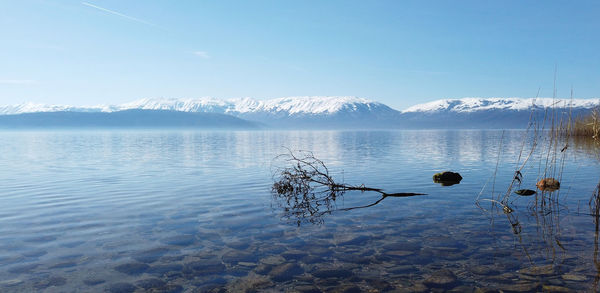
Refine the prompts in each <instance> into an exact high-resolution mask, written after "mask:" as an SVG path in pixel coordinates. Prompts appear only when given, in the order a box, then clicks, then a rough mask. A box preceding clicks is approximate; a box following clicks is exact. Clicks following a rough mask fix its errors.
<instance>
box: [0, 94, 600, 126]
mask: <svg viewBox="0 0 600 293" xmlns="http://www.w3.org/2000/svg"><path fill="white" fill-rule="evenodd" d="M599 104H600V99H551V98H536V99H532V98H530V99H521V98H463V99H444V100H437V101H433V102H429V103H424V104H419V105H415V106H412V107H409V108H407V109H405V110H404V111H397V110H394V109H392V108H390V107H388V106H386V105H384V104H382V103H379V102H375V101H372V100H367V99H363V98H357V97H288V98H279V99H271V100H258V99H252V98H240V99H229V100H219V99H213V98H198V99H162V98H161V99H141V100H137V101H133V102H130V103H125V104H120V105H98V106H89V107H75V106H66V105H41V104H32V103H27V104H21V105H12V106H0V117H2V115H4V116H8V115H9V114H11V115H12V116H20V115H24V113H58V114H57V115H51V116H49V115H42V116H39V115H37V116H31V115H25V116H23V117H25V118H26V119H33V118H32V117H37V118H36V119H42V118H39V117H54V118H53V119H58V118H56V117H58V116H61V115H62V116H65V117H71V118H69V119H75V118H77V117H82V116H81V115H72V114H67V113H87V115H88V116H90V115H92V114H95V113H96V114H97V113H120V112H127V113H129V114H127V113H126V114H127V115H124V116H118V117H120V118H119V119H122V120H123V121H126V120H127V119H138V120H139V119H142V118H139V117H145V116H144V115H152V117H158V114H156V113H155V112H152V111H163V112H170V113H172V114H169V115H174V116H173V117H171V116H169V119H171V120H172V121H178V122H177V123H179V124H185V123H186V122H185V121H188V120H186V119H191V120H189V125H198V123H197V121H194V120H193V119H200V118H201V119H204V120H206V119H208V116H205V117H204V116H190V115H187V116H186V115H183V114H181V115H179V114H177V113H200V114H201V113H205V114H215V115H216V114H218V115H222V116H214V117H213V118H214V119H221V118H222V119H229V118H227V117H230V118H237V119H241V120H244V121H246V122H249V123H254V125H260V126H262V127H265V128H296V129H305V128H326V129H340V128H344V129H364V128H525V127H527V124H528V122H529V119H530V117H534V118H536V119H537V118H538V117H541V118H543V117H544V115H547V112H548V111H547V110H549V109H552V110H553V112H552V113H553V114H552V115H556V117H558V115H561V116H562V117H565V115H567V114H568V115H573V116H577V115H584V114H585V113H587V112H589V111H590V109H592V108H594V107H598V105H599ZM128 111H136V112H128ZM145 111H146V112H145ZM60 113H64V114H60ZM531 113H533V114H534V115H533V116H532V115H530V114H531ZM133 114H135V117H137V118H134V117H133V116H132V115H133ZM128 115H129V116H128ZM96 116H97V117H104V116H98V115H96ZM96 116H94V117H96ZM175 116H178V117H175ZM184 116H185V117H184ZM73 117H75V118H73ZM90 117H92V116H90ZM107 117H109V116H107ZM110 117H117V116H114V115H111V116H110ZM128 117H129V118H128ZM219 117H221V118H219ZM25 118H24V119H25ZM213 118H211V119H213ZM10 119H13V118H10ZM15 119H16V118H15ZM19 119H21V118H19ZM44 119H45V118H44ZM86 119H87V118H86ZM90 119H91V118H90ZM102 119H104V118H102ZM106 119H109V118H106ZM111 119H112V118H111ZM144 119H146V118H144ZM174 119H176V120H174ZM5 120H6V119H5ZM541 120H542V119H539V121H541ZM40 121H41V120H40ZM94 121H95V120H94ZM103 123H107V122H103ZM123 123H125V122H123ZM127 123H129V122H127ZM173 123H175V122H173ZM173 123H172V124H173ZM177 123H175V124H177ZM240 123H241V122H240ZM42 124H43V123H42ZM73 124H74V125H76V122H73ZM125 124H126V123H125ZM179 124H178V125H179ZM173 125H174V124H173ZM215 125H216V124H215ZM239 125H241V124H239ZM0 126H1V125H0Z"/></svg>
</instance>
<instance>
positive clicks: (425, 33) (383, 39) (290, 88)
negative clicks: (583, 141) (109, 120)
mask: <svg viewBox="0 0 600 293" xmlns="http://www.w3.org/2000/svg"><path fill="white" fill-rule="evenodd" d="M599 12H600V2H598V1H400V0H397V1H396V0H394V1H279V0H277V1H149V0H139V1H122V0H114V1H113V0H88V1H83V2H82V1H70V0H61V1H59V0H20V1H8V0H3V1H0V36H2V41H1V46H0V104H14V103H21V102H26V101H32V102H40V103H53V104H74V105H91V104H116V103H124V102H128V101H132V100H135V99H140V98H147V97H166V98H196V97H206V96H211V97H216V98H232V97H255V98H261V99H262V98H276V97H285V96H303V95H348V96H360V97H365V98H369V99H374V100H377V101H380V102H383V103H386V104H388V105H390V106H392V107H394V108H396V109H403V108H406V107H408V106H410V105H413V104H417V103H422V102H427V101H432V100H435V99H440V98H460V97H532V96H535V95H536V93H537V91H538V88H541V94H540V96H545V97H549V96H552V87H553V76H554V72H555V66H556V68H557V88H558V95H559V96H566V97H568V96H569V92H570V89H571V87H573V88H574V92H575V97H577V98H592V97H600V37H598V36H599V35H600V18H599V17H598V13H599Z"/></svg>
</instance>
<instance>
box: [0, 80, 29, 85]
mask: <svg viewBox="0 0 600 293" xmlns="http://www.w3.org/2000/svg"><path fill="white" fill-rule="evenodd" d="M32 83H35V80H31V79H0V84H17V85H18V84H32Z"/></svg>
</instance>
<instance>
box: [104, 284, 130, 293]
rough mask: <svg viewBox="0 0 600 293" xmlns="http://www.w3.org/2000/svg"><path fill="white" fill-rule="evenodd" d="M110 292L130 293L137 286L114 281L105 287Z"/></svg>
mask: <svg viewBox="0 0 600 293" xmlns="http://www.w3.org/2000/svg"><path fill="white" fill-rule="evenodd" d="M106 289H107V291H108V292H110V293H132V292H134V291H135V290H136V289H137V287H136V286H134V285H132V284H129V283H115V284H112V285H110V286H108V288H106Z"/></svg>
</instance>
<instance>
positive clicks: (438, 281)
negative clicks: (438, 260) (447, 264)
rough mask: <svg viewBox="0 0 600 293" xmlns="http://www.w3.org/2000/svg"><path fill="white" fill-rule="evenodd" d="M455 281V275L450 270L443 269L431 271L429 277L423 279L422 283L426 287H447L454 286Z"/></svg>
mask: <svg viewBox="0 0 600 293" xmlns="http://www.w3.org/2000/svg"><path fill="white" fill-rule="evenodd" d="M456 282H457V278H456V275H455V274H454V273H453V272H452V271H450V270H447V269H444V270H439V271H437V272H435V273H433V274H432V275H431V276H430V277H429V278H427V279H425V281H423V284H425V285H426V286H427V287H437V288H446V289H448V288H452V287H454V285H456Z"/></svg>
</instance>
